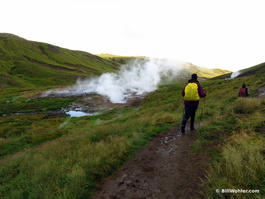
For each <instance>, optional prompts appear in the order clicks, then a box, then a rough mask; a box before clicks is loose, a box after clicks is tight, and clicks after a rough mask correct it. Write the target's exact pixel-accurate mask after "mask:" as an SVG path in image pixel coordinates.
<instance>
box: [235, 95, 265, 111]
mask: <svg viewBox="0 0 265 199" xmlns="http://www.w3.org/2000/svg"><path fill="white" fill-rule="evenodd" d="M260 105H261V101H260V100H259V99H257V98H238V99H237V100H236V102H235V104H234V111H235V113H238V114H244V113H250V114H251V113H254V112H255V111H256V110H258V109H259V108H260Z"/></svg>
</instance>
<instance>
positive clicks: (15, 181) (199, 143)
mask: <svg viewBox="0 0 265 199" xmlns="http://www.w3.org/2000/svg"><path fill="white" fill-rule="evenodd" d="M241 81H242V80H234V81H225V80H209V81H203V82H201V84H202V85H203V87H204V89H205V90H206V91H207V92H208V96H207V98H206V101H205V102H204V103H205V104H203V101H201V104H200V108H202V107H204V111H203V115H202V117H201V116H200V110H201V109H200V108H199V110H198V113H197V117H196V120H197V121H198V120H201V119H202V121H201V127H200V129H199V130H198V133H197V136H198V139H197V140H196V141H195V142H194V144H193V151H205V152H206V153H208V154H209V155H210V156H211V157H212V164H211V169H210V171H209V172H208V174H207V179H206V180H205V181H204V182H203V183H204V186H205V187H206V188H205V190H204V193H207V196H208V197H209V198H215V197H219V195H216V192H213V190H214V188H216V187H219V188H235V187H238V188H240V189H241V188H242V189H243V188H245V187H249V188H254V187H256V188H255V189H259V188H260V186H261V185H263V182H262V180H261V178H263V177H264V174H263V173H260V170H258V169H260V167H254V166H253V170H251V172H252V173H251V177H253V179H256V180H257V182H255V183H254V181H249V179H247V175H243V174H242V173H243V172H244V169H246V168H245V167H242V168H241V167H240V169H241V171H240V172H241V174H242V176H241V178H239V177H238V175H240V172H237V171H235V170H238V168H237V167H234V166H233V165H234V164H235V163H236V162H237V161H236V162H235V161H234V162H231V165H230V164H229V161H228V160H230V159H233V157H237V156H239V157H245V155H246V154H248V152H247V151H248V150H253V152H249V154H252V155H253V153H254V152H255V151H256V152H257V151H262V150H264V148H262V145H261V143H263V142H262V141H264V132H263V133H262V129H263V128H264V114H265V112H264V111H263V110H264V109H265V107H264V105H265V103H264V99H260V100H259V101H258V103H257V107H255V108H254V109H253V108H252V107H249V108H247V110H251V111H250V112H251V113H249V111H247V112H245V113H239V112H237V111H235V110H236V108H237V107H238V106H239V105H238V104H239V102H238V101H240V100H244V102H243V103H245V105H246V104H248V103H249V102H248V100H250V101H251V102H250V104H253V101H255V100H256V99H255V98H252V97H251V98H248V99H238V98H237V97H236V93H237V90H236V89H234V87H236V86H237V85H240V82H241ZM243 81H245V79H244V80H243ZM252 81H253V82H252V85H253V88H252V89H251V90H253V91H254V88H258V87H255V84H256V82H255V81H254V80H252ZM183 85H185V82H174V83H171V84H167V85H164V86H160V87H159V89H158V90H157V91H156V92H153V93H151V94H149V95H148V96H147V97H146V98H145V100H144V101H143V102H142V103H140V104H138V105H136V106H133V107H127V108H121V109H114V110H112V111H109V112H106V113H104V114H102V115H97V116H92V117H81V118H70V117H67V116H65V117H54V118H53V117H52V118H50V117H47V115H46V114H45V113H39V114H27V115H18V116H6V117H1V118H0V121H1V124H2V126H1V128H7V131H6V132H5V133H4V134H3V133H2V137H1V138H0V146H1V147H2V148H1V151H2V157H5V159H4V160H2V162H1V163H0V164H1V167H0V168H1V169H0V177H1V179H3V180H2V182H1V184H0V190H1V191H0V197H1V198H10V197H11V198H19V197H22V198H36V197H38V196H42V198H89V197H90V196H91V194H92V193H93V190H94V189H95V188H96V187H97V185H98V183H99V182H100V181H101V180H102V179H104V178H105V177H107V176H108V175H110V174H111V173H113V172H114V171H116V170H117V169H118V168H119V166H120V165H121V164H122V163H124V162H125V161H126V160H127V159H129V158H130V157H132V156H133V155H134V154H135V153H136V152H137V151H139V150H140V149H141V148H142V147H143V146H145V145H147V144H148V142H149V141H150V140H152V139H153V137H154V136H156V135H158V134H159V133H160V132H163V131H165V130H167V129H169V128H170V127H172V126H174V125H177V124H179V123H180V122H181V117H182V111H183V99H182V96H181V94H180V93H181V90H182V88H183ZM40 90H41V89H40ZM13 91H14V90H12V92H11V90H9V91H8V90H5V91H2V92H3V93H4V96H3V101H12V103H14V104H16V103H17V104H20V105H21V108H19V109H18V108H15V107H16V106H14V110H24V111H26V110H31V109H29V107H28V106H27V104H28V103H29V102H27V97H28V96H30V93H32V92H33V93H34V92H37V90H34V89H30V90H23V89H22V90H16V94H14V92H13ZM18 91H19V92H18ZM18 93H20V94H18ZM220 96H222V97H220ZM28 99H30V98H28ZM53 100H54V103H52V102H53ZM53 100H51V99H43V101H42V100H40V101H39V102H38V100H36V102H34V101H33V102H32V103H33V104H36V106H41V104H42V103H44V104H45V105H44V106H43V107H46V108H48V107H50V108H51V109H53V108H56V107H60V106H62V105H66V104H67V103H70V102H71V100H72V99H67V98H57V99H53ZM252 100H253V101H252ZM241 103H242V102H240V104H241ZM49 104H50V105H49ZM7 105H8V104H6V105H3V106H7ZM203 105H204V106H203ZM24 111H22V112H24ZM47 124H48V125H47ZM242 129H244V134H243V133H242V131H243V130H242ZM255 131H257V133H254V132H255ZM3 135H4V136H3ZM243 135H244V136H243ZM245 135H247V136H245ZM235 136H237V137H238V140H240V141H238V142H237V141H236V139H235ZM241 142H242V143H244V147H243V148H242V147H241V145H242V143H241ZM248 145H249V146H248ZM251 145H255V147H254V148H251ZM240 147H241V148H240ZM21 150H23V151H22V152H20V153H18V154H17V155H15V156H9V154H13V153H16V152H18V151H21ZM229 154H230V156H229ZM252 155H251V156H252ZM226 159H227V160H226ZM247 161H248V160H247ZM255 161H256V162H258V164H260V165H263V162H262V161H263V160H262V159H260V157H258V155H257V157H255ZM245 164H246V165H248V167H251V165H252V164H253V161H250V162H246V163H245ZM228 168H229V170H228ZM233 168H234V170H233ZM262 169H263V168H262ZM233 172H234V173H235V174H234V175H232V174H231V173H233ZM236 173H237V174H236ZM257 173H258V174H260V177H258V176H257ZM252 174H253V175H252ZM213 181H214V182H215V184H213V183H212V182H213ZM245 181H248V183H247V184H246V183H245ZM243 182H244V183H245V184H244V183H243ZM260 189H261V190H262V188H260ZM253 196H257V195H253ZM221 197H228V196H226V195H224V196H221Z"/></svg>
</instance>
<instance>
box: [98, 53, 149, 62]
mask: <svg viewBox="0 0 265 199" xmlns="http://www.w3.org/2000/svg"><path fill="white" fill-rule="evenodd" d="M97 56H99V57H101V58H103V59H105V60H110V61H114V62H117V63H119V64H125V63H127V62H129V61H131V60H133V59H149V58H148V57H143V56H120V55H112V54H98V55H97Z"/></svg>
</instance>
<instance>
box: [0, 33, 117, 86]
mask: <svg viewBox="0 0 265 199" xmlns="http://www.w3.org/2000/svg"><path fill="white" fill-rule="evenodd" d="M118 66H119V63H117V62H113V61H111V60H105V59H102V58H101V57H98V56H96V55H92V54H90V53H87V52H82V51H72V50H68V49H64V48H60V47H57V46H53V45H50V44H46V43H41V42H33V41H28V40H26V39H23V38H20V37H18V36H15V35H12V34H4V33H1V34H0V88H4V87H22V88H23V87H31V86H47V85H65V84H71V83H74V82H75V81H76V79H77V78H78V77H90V76H95V75H99V74H102V73H104V72H113V71H115V70H117V68H118Z"/></svg>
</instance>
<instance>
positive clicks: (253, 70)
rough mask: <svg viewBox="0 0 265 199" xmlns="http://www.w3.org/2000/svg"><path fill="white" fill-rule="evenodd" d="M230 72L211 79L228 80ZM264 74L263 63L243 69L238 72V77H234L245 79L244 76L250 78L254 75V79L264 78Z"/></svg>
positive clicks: (264, 64) (264, 65) (264, 66)
mask: <svg viewBox="0 0 265 199" xmlns="http://www.w3.org/2000/svg"><path fill="white" fill-rule="evenodd" d="M231 74H232V72H230V73H227V74H224V75H220V76H217V77H214V78H213V79H225V78H230V76H231ZM264 74H265V62H264V63H261V64H258V65H255V66H252V67H249V68H245V69H242V70H240V71H239V75H238V76H236V77H246V76H251V75H254V76H256V77H259V76H264Z"/></svg>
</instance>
